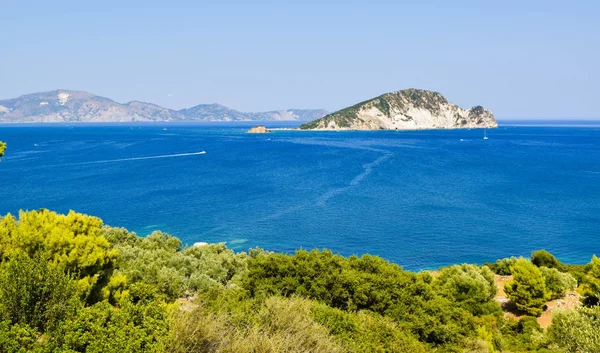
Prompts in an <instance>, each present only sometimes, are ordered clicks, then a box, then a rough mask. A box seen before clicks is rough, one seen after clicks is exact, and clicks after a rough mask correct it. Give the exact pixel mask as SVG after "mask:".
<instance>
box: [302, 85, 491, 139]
mask: <svg viewBox="0 0 600 353" xmlns="http://www.w3.org/2000/svg"><path fill="white" fill-rule="evenodd" d="M495 127H498V123H497V122H496V119H495V118H494V114H492V112H491V111H489V110H487V109H485V108H483V107H481V106H476V107H473V108H470V109H466V110H465V109H462V108H461V107H459V106H457V105H455V104H452V103H450V102H449V101H448V100H447V99H446V98H444V96H442V95H441V94H440V93H438V92H433V91H427V90H421V89H405V90H401V91H396V92H392V93H386V94H383V95H381V96H379V97H375V98H373V99H369V100H367V101H364V102H362V103H358V104H356V105H353V106H351V107H348V108H344V109H342V110H339V111H337V112H334V113H331V114H328V115H326V116H324V117H322V118H320V119H316V120H313V121H311V122H309V123H305V124H302V125H300V129H301V130H422V129H461V128H495Z"/></svg>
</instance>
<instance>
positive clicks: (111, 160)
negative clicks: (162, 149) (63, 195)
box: [65, 151, 206, 165]
mask: <svg viewBox="0 0 600 353" xmlns="http://www.w3.org/2000/svg"><path fill="white" fill-rule="evenodd" d="M201 154H206V151H200V152H190V153H177V154H164V155H160V156H147V157H132V158H119V159H105V160H101V161H89V162H81V163H70V164H65V165H82V164H97V163H115V162H128V161H141V160H144V159H159V158H175V157H187V156H197V155H201Z"/></svg>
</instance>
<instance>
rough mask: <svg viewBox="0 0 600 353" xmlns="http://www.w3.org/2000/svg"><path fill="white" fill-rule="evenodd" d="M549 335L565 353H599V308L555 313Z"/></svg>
mask: <svg viewBox="0 0 600 353" xmlns="http://www.w3.org/2000/svg"><path fill="white" fill-rule="evenodd" d="M549 334H550V337H551V338H552V340H553V341H554V343H556V344H557V345H558V346H559V347H561V348H563V349H564V350H565V351H566V352H567V353H595V352H600V307H599V306H596V307H593V308H581V309H579V310H577V311H563V312H557V313H555V314H554V315H553V317H552V325H551V326H550V328H549Z"/></svg>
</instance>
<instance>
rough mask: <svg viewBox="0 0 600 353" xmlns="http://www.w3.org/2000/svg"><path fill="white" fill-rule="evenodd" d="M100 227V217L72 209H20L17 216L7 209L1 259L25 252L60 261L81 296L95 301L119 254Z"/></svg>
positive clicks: (1, 222) (0, 234) (1, 224)
mask: <svg viewBox="0 0 600 353" xmlns="http://www.w3.org/2000/svg"><path fill="white" fill-rule="evenodd" d="M101 227H102V220H101V219H100V218H97V217H91V216H88V215H84V214H80V213H76V212H73V211H71V212H69V214H68V215H61V214H57V213H56V212H51V211H48V210H45V209H42V210H40V211H29V212H24V211H21V212H19V219H18V220H17V219H16V218H15V217H14V216H12V215H11V214H10V213H9V214H8V215H6V216H5V217H3V218H2V219H0V260H2V259H10V258H12V257H14V256H16V255H19V254H24V255H27V256H29V257H35V256H39V258H40V259H41V260H42V261H51V262H53V263H56V264H60V265H63V266H64V269H65V271H68V272H70V273H72V274H73V275H74V276H76V277H77V279H78V282H77V287H78V288H77V290H78V292H79V293H80V294H81V295H82V297H86V298H89V299H90V300H92V299H93V301H95V300H97V299H101V298H96V297H97V296H99V295H100V294H99V293H100V289H101V287H102V286H104V285H105V284H106V281H108V278H109V276H110V272H111V271H112V266H113V264H114V261H115V259H116V257H117V255H118V250H115V249H111V247H110V244H109V242H108V241H107V240H106V239H105V238H104V237H103V236H102V235H101V234H100V228H101Z"/></svg>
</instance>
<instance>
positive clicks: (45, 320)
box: [0, 210, 600, 353]
mask: <svg viewBox="0 0 600 353" xmlns="http://www.w3.org/2000/svg"><path fill="white" fill-rule="evenodd" d="M538 258H540V257H539V256H538ZM542 258H543V257H542ZM546 258H550V259H551V258H553V257H551V255H550V257H549V256H546ZM550 262H551V260H550ZM544 263H548V262H547V261H546V262H544ZM561 266H563V267H561V269H564V270H569V271H571V270H572V271H573V273H577V276H578V278H581V279H582V282H583V283H584V287H585V290H586V291H587V293H589V295H590V297H592V296H593V295H597V294H594V293H598V288H600V286H598V285H597V284H598V283H600V260H598V259H597V258H596V257H594V258H593V259H592V262H591V263H590V264H589V265H587V266H586V267H585V268H583V267H576V266H569V265H562V264H561ZM506 267H509V268H510V269H509V270H508V271H509V272H508V273H512V274H513V276H514V281H513V282H511V283H509V284H507V288H506V289H507V293H508V295H509V297H510V299H511V301H512V302H514V303H516V304H517V307H518V308H519V309H521V310H526V311H528V312H529V313H532V314H537V313H538V312H539V310H541V309H540V308H541V306H543V303H544V301H545V300H546V299H547V298H548V297H550V296H553V297H556V296H559V295H561V294H563V293H564V292H565V291H566V290H568V289H570V288H573V286H574V285H576V281H575V279H574V278H573V276H572V275H571V274H569V273H563V272H560V271H559V269H558V268H547V267H545V266H542V267H539V268H538V267H536V266H535V265H533V264H531V263H529V262H528V261H527V260H524V259H519V260H517V259H515V258H511V259H505V260H499V261H498V262H496V263H495V264H490V268H491V269H493V270H494V271H496V272H498V271H500V272H502V271H505V270H506ZM490 268H488V267H487V266H483V267H479V266H476V265H455V266H450V267H447V268H442V269H440V270H439V271H437V272H435V273H432V272H421V273H413V272H409V271H404V270H403V269H402V268H401V267H399V266H398V265H395V264H392V263H389V262H387V261H385V260H383V259H381V258H379V257H376V256H371V255H364V256H361V257H356V256H351V257H342V256H340V255H334V254H333V253H332V252H331V251H327V250H323V251H319V250H313V251H304V250H300V251H297V252H296V253H295V254H293V255H288V254H276V253H271V252H266V251H264V250H261V249H251V250H250V251H249V253H248V254H246V253H238V254H236V253H234V252H233V251H231V250H230V249H228V248H227V247H226V246H225V245H224V244H213V245H207V246H200V247H183V245H182V242H181V241H180V240H179V239H177V238H175V237H173V236H170V235H168V234H166V233H162V232H154V233H152V234H151V235H150V236H148V237H146V238H142V237H138V236H137V235H135V233H131V232H128V231H127V230H125V229H122V228H111V227H102V221H101V220H99V219H98V218H95V217H89V216H85V215H81V214H77V213H74V212H71V213H69V214H68V215H58V214H56V213H54V212H50V211H47V210H40V211H33V212H21V213H20V215H19V219H18V220H17V219H16V218H14V217H12V216H11V215H7V216H6V217H4V218H2V219H0V352H197V351H202V352H417V353H419V352H426V351H433V352H471V353H475V352H488V353H489V352H502V351H511V352H538V353H541V352H547V353H548V352H554V351H552V350H551V349H553V348H552V347H555V348H557V349H558V347H559V346H560V347H562V348H561V349H567V350H568V349H572V347H575V348H574V349H580V350H579V351H582V350H581V349H588V350H589V351H590V352H593V349H594V348H593V347H594V346H589V345H587V346H585V344H588V343H589V342H592V341H590V340H591V339H588V340H587V341H585V340H579V341H577V340H575V339H574V338H573V337H572V334H571V333H572V332H579V331H568V329H572V330H575V329H577V330H582V331H581V332H583V333H582V334H581V336H582V337H588V336H586V335H587V333H588V332H597V331H598V330H597V327H598V320H597V318H598V315H597V312H592V310H595V309H589V310H590V313H593V314H588V312H585V311H581V312H578V313H577V315H579V316H577V317H571V316H565V318H564V319H559V320H563V321H561V322H563V323H564V325H563V326H559V327H558V328H556V329H555V330H554V329H552V330H554V331H552V335H550V336H549V335H547V334H546V333H545V332H544V331H543V330H541V329H540V328H539V326H538V324H537V322H536V320H535V318H532V317H525V318H523V319H521V320H519V321H516V320H511V319H504V318H503V317H502V315H501V314H502V313H501V310H500V307H499V306H498V304H497V303H496V302H495V301H494V299H493V298H494V295H495V293H496V291H497V288H496V286H495V283H494V278H493V273H492V271H491V270H490ZM519 305H520V307H519ZM561 315H562V314H561ZM569 315H573V314H569ZM561 317H562V316H561ZM569 320H570V321H569ZM570 326H573V327H570ZM590 330H591V331H590ZM594 330H596V331H594ZM573 340H575V341H576V342H575V341H573ZM573 342H575V343H573ZM574 345H575V346H574ZM581 347H584V348H581ZM590 347H592V348H590ZM590 349H592V350H590ZM575 351H577V350H575ZM579 351H577V352H579ZM569 352H570V351H569Z"/></svg>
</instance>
